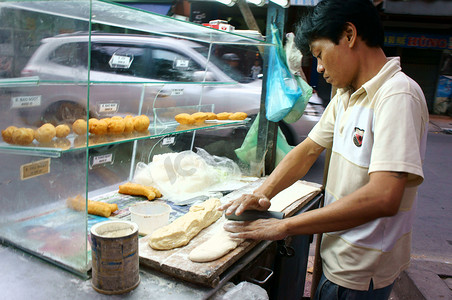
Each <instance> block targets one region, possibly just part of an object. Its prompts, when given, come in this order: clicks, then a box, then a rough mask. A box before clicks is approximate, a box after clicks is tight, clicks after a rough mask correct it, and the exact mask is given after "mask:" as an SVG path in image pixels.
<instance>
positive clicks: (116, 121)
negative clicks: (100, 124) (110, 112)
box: [108, 116, 126, 134]
mask: <svg viewBox="0 0 452 300" xmlns="http://www.w3.org/2000/svg"><path fill="white" fill-rule="evenodd" d="M125 126H126V125H125V123H124V119H123V118H121V117H119V116H115V117H111V118H110V122H109V123H108V133H109V134H121V133H123V132H124V127H125Z"/></svg>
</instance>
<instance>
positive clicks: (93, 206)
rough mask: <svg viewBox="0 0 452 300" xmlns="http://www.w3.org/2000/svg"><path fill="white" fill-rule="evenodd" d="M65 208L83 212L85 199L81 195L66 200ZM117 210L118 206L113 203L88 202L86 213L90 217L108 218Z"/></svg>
mask: <svg viewBox="0 0 452 300" xmlns="http://www.w3.org/2000/svg"><path fill="white" fill-rule="evenodd" d="M67 206H68V207H69V208H72V209H74V210H77V211H83V210H84V209H85V199H84V198H83V197H82V196H81V195H77V196H75V197H74V198H68V199H67ZM116 210H118V205H117V204H115V203H113V204H111V203H106V202H99V201H92V200H88V213H89V214H90V215H96V216H102V217H106V218H108V217H110V215H111V213H113V212H115V211H116Z"/></svg>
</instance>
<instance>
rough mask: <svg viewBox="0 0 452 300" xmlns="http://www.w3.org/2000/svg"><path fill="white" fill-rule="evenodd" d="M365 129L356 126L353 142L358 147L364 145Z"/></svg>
mask: <svg viewBox="0 0 452 300" xmlns="http://www.w3.org/2000/svg"><path fill="white" fill-rule="evenodd" d="M363 137H364V129H360V128H358V127H355V132H354V133H353V143H354V144H355V146H356V147H361V146H362V145H363Z"/></svg>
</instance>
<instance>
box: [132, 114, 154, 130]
mask: <svg viewBox="0 0 452 300" xmlns="http://www.w3.org/2000/svg"><path fill="white" fill-rule="evenodd" d="M150 123H151V120H149V118H148V116H146V115H141V116H137V117H135V118H134V119H133V126H134V129H135V130H136V131H138V132H140V131H145V130H147V129H148V127H149V124H150Z"/></svg>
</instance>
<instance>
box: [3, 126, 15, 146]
mask: <svg viewBox="0 0 452 300" xmlns="http://www.w3.org/2000/svg"><path fill="white" fill-rule="evenodd" d="M17 129H18V128H17V127H16V126H9V127H8V128H6V129H5V130H2V138H3V140H4V141H5V142H7V143H8V144H13V132H14V131H15V130H17Z"/></svg>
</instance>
